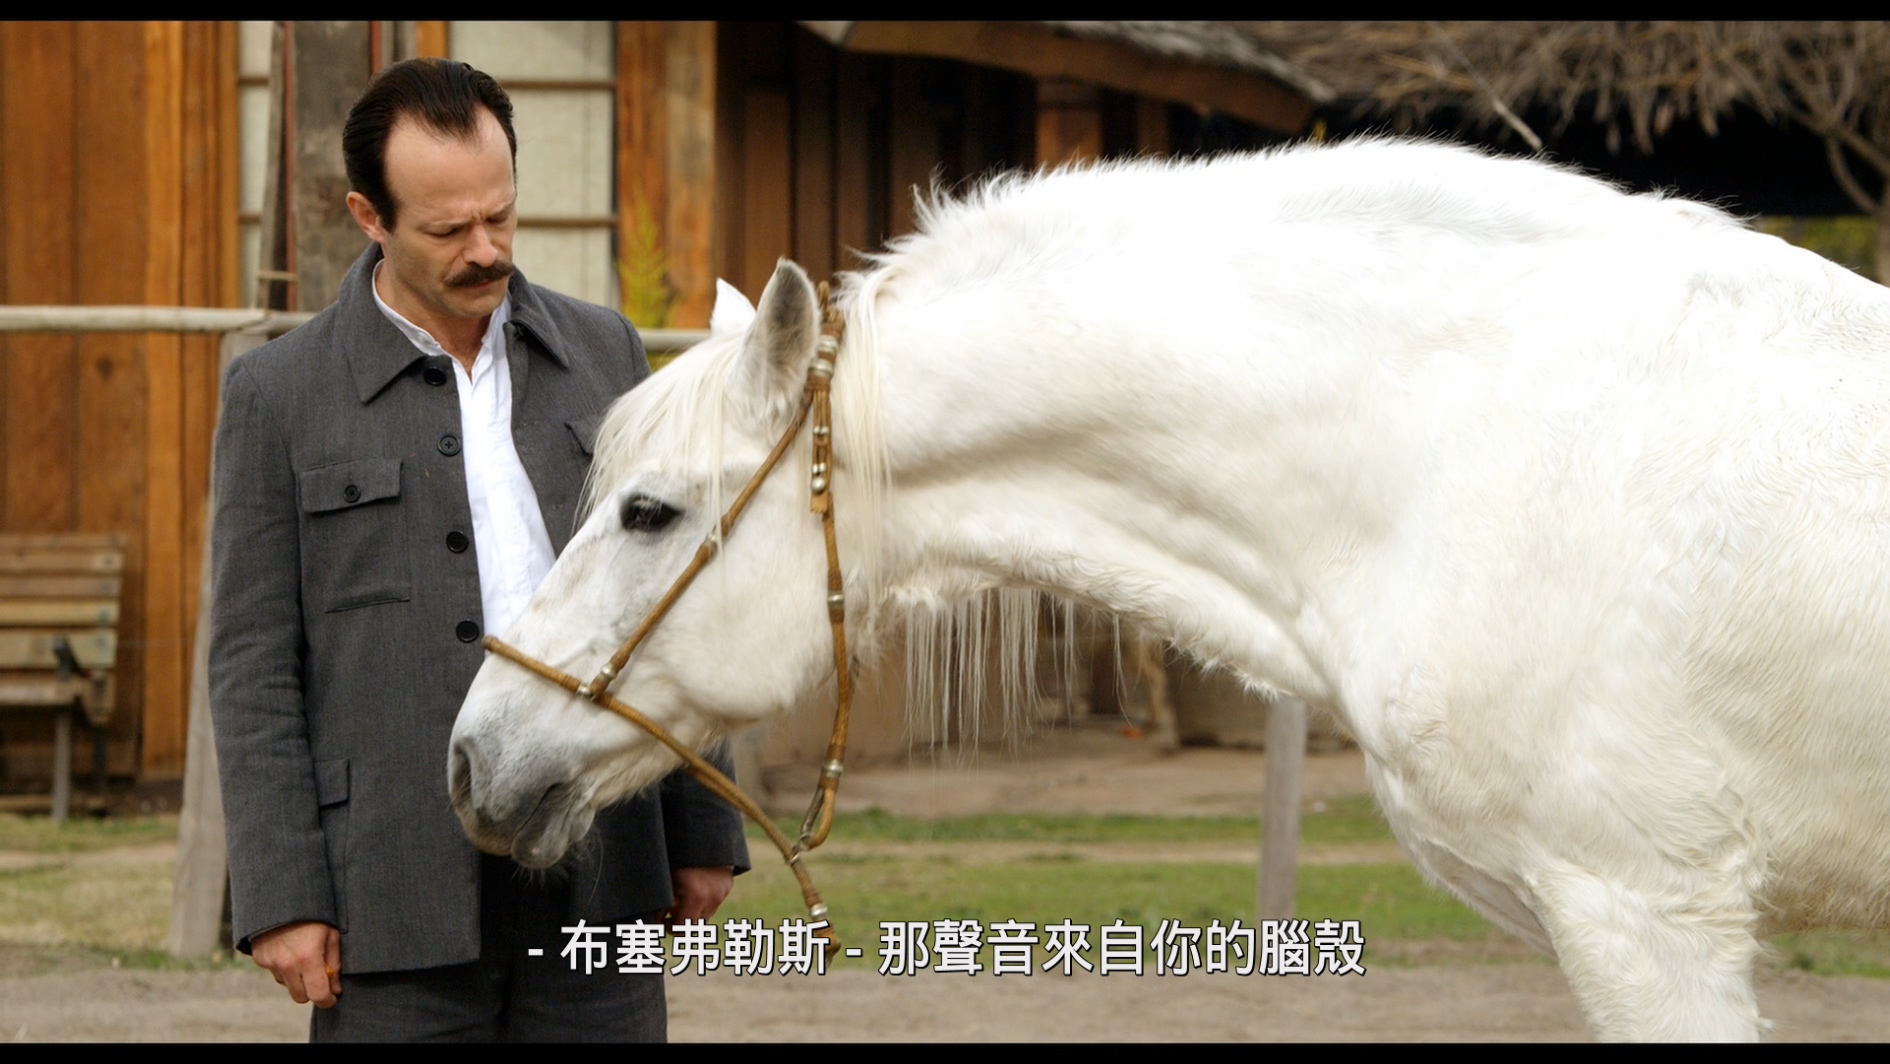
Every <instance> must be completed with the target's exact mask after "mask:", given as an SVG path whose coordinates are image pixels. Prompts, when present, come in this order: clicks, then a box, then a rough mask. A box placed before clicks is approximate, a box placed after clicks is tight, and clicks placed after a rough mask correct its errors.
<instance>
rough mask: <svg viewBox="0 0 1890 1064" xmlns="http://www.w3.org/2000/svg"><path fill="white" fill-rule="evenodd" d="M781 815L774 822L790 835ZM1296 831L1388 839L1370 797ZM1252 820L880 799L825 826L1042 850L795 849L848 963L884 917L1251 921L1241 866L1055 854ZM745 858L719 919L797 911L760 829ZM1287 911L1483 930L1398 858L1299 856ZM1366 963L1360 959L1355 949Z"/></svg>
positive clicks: (1432, 932) (868, 946)
mask: <svg viewBox="0 0 1890 1064" xmlns="http://www.w3.org/2000/svg"><path fill="white" fill-rule="evenodd" d="M794 827H795V825H787V829H788V830H789V833H790V835H791V834H792V830H793V828H794ZM1302 832H1303V836H1304V838H1305V840H1306V841H1307V842H1309V843H1316V844H1329V843H1350V842H1382V841H1389V840H1390V838H1391V836H1390V833H1389V831H1388V830H1387V829H1386V827H1385V825H1384V821H1383V819H1382V818H1380V817H1379V815H1378V813H1377V811H1376V809H1375V807H1373V806H1372V804H1371V801H1370V799H1367V798H1359V799H1348V800H1342V801H1336V802H1328V803H1326V808H1325V809H1324V810H1323V811H1321V812H1318V813H1313V812H1308V813H1307V814H1306V816H1305V818H1304V821H1303V826H1302ZM1259 834H1260V825H1259V822H1258V821H1257V820H1253V819H1243V818H1237V817H1130V816H1093V817H1085V816H1037V815H1012V814H991V815H984V816H972V817H951V818H945V819H940V820H919V819H914V818H909V817H896V816H891V815H889V814H885V813H865V814H852V815H847V816H842V817H840V818H838V820H837V822H836V824H835V826H834V829H833V833H832V835H831V836H830V837H831V838H833V839H845V840H847V841H849V842H852V843H872V842H892V843H902V842H935V843H951V842H966V843H975V842H1010V843H1016V842H1041V843H1043V844H1044V845H1045V847H1046V850H1045V852H1044V853H1043V854H1039V855H1026V856H1024V857H1022V858H1020V859H1015V860H997V861H992V860H984V859H979V860H976V861H960V860H958V859H956V858H953V857H949V856H944V857H940V856H928V857H924V858H915V857H908V856H894V855H884V856H882V855H865V856H861V855H840V854H835V855H831V856H822V855H821V854H820V853H819V852H818V851H817V852H816V853H815V854H814V855H812V856H811V857H809V858H808V862H807V863H808V867H809V870H810V871H811V872H812V874H813V876H814V882H815V884H816V886H817V887H819V889H820V890H821V892H822V896H823V900H825V901H826V902H827V905H828V907H829V909H830V910H831V912H832V919H833V921H834V925H835V930H836V931H837V932H838V933H839V934H840V936H841V938H842V939H843V940H844V941H845V942H846V944H847V945H849V946H858V947H861V948H863V949H865V950H866V957H864V958H862V959H860V960H857V961H852V962H845V963H851V964H854V965H862V964H876V963H877V962H876V960H875V953H876V950H877V946H878V942H879V935H880V924H881V923H882V922H885V921H913V920H923V921H936V920H948V919H949V920H977V921H979V922H980V923H981V924H982V925H984V926H986V927H987V928H988V927H989V926H990V925H991V924H994V923H998V922H1001V921H1005V920H1017V921H1022V922H1026V923H1034V924H1036V925H1038V926H1039V927H1042V926H1044V925H1047V924H1052V923H1058V922H1060V921H1063V920H1066V919H1067V920H1070V921H1073V922H1075V923H1078V924H1087V925H1089V926H1091V927H1092V928H1100V927H1102V926H1105V925H1108V924H1110V923H1112V922H1114V921H1116V920H1121V921H1123V922H1124V923H1127V924H1137V925H1140V926H1142V927H1143V928H1145V930H1146V933H1147V934H1150V935H1152V934H1153V933H1154V932H1155V930H1156V929H1157V928H1159V927H1160V926H1161V924H1162V922H1163V921H1164V920H1173V921H1177V922H1179V923H1181V924H1183V925H1185V926H1190V927H1206V926H1208V924H1209V923H1211V922H1212V921H1215V920H1219V921H1220V922H1221V923H1222V924H1223V925H1231V924H1232V923H1233V922H1234V921H1235V920H1240V921H1241V922H1242V923H1243V924H1247V925H1251V924H1252V923H1253V912H1254V868H1253V865H1251V864H1230V863H1209V862H1151V863H1128V862H1113V861H1087V860H1082V859H1079V858H1073V857H1071V856H1069V855H1067V854H1059V853H1057V852H1055V851H1054V849H1053V847H1055V846H1057V845H1059V844H1071V843H1135V842H1145V843H1149V844H1152V845H1160V844H1163V843H1175V842H1202V841H1210V842H1211V841H1232V842H1243V843H1255V842H1256V840H1257V839H1258V838H1259ZM750 841H751V847H750V849H751V854H752V855H753V857H754V861H755V870H754V871H753V872H750V873H749V874H748V875H746V876H743V877H742V878H741V879H740V880H738V881H737V884H736V890H735V894H734V895H733V896H732V897H731V898H730V900H729V903H728V904H727V905H726V906H725V907H724V909H723V913H722V916H723V917H724V918H728V919H761V920H764V921H766V922H767V923H768V924H769V925H771V926H772V925H776V924H778V923H779V922H780V921H782V920H784V919H790V918H800V917H802V916H804V909H803V905H802V902H801V897H800V891H799V888H798V886H797V885H796V883H795V881H794V878H793V876H792V874H791V873H789V872H788V870H787V869H786V868H785V866H783V865H782V864H781V862H780V861H779V860H778V859H777V858H776V857H775V856H774V854H773V850H772V847H770V846H769V845H768V844H767V842H766V840H765V839H763V838H762V837H761V836H760V833H759V832H755V833H753V834H752V835H751V840H750ZM1299 882H1300V891H1299V903H1298V915H1299V916H1300V917H1301V918H1303V919H1307V920H1322V919H1334V920H1358V921H1360V926H1361V929H1362V931H1363V933H1364V936H1365V941H1366V955H1367V957H1368V958H1369V957H1370V956H1371V943H1372V941H1373V939H1374V938H1375V937H1376V938H1378V939H1380V940H1395V939H1409V938H1426V939H1432V938H1447V939H1454V940H1461V941H1465V942H1483V941H1486V940H1488V939H1489V938H1490V937H1491V935H1492V934H1493V933H1494V932H1493V931H1492V929H1491V928H1490V927H1489V925H1488V924H1487V923H1485V922H1484V920H1483V919H1482V918H1481V917H1479V916H1477V915H1476V914H1475V913H1473V912H1471V911H1470V910H1469V909H1467V908H1465V907H1464V906H1463V905H1461V904H1459V903H1458V902H1457V901H1456V900H1455V899H1452V898H1451V897H1449V896H1448V895H1446V894H1444V893H1443V892H1441V891H1438V890H1436V889H1434V888H1432V887H1430V886H1428V885H1426V884H1425V883H1424V882H1423V880H1422V878H1421V877H1420V876H1419V875H1418V873H1417V871H1416V869H1414V868H1412V867H1410V866H1409V865H1403V864H1379V865H1331V866H1307V867H1303V868H1301V869H1300V880H1299ZM1368 963H1369V962H1368Z"/></svg>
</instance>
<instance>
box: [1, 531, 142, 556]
mask: <svg viewBox="0 0 1890 1064" xmlns="http://www.w3.org/2000/svg"><path fill="white" fill-rule="evenodd" d="M47 548H51V549H53V550H64V549H67V548H72V549H75V550H124V549H125V537H123V536H121V535H119V534H118V533H116V532H6V533H0V551H4V550H43V549H47Z"/></svg>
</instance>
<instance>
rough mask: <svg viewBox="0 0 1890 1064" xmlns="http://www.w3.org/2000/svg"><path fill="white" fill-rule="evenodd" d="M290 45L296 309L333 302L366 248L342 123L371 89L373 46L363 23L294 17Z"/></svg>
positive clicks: (320, 306) (292, 201) (366, 25)
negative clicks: (352, 206) (352, 198)
mask: <svg viewBox="0 0 1890 1064" xmlns="http://www.w3.org/2000/svg"><path fill="white" fill-rule="evenodd" d="M291 32H292V33H293V34H294V43H293V46H292V47H291V48H290V50H289V54H290V56H291V57H292V62H293V64H294V71H293V73H292V75H291V77H290V78H289V84H290V85H291V86H292V87H293V89H292V92H293V96H294V100H293V102H292V104H291V106H292V107H293V110H294V130H295V132H294V135H293V137H292V141H291V143H290V144H289V146H288V148H289V152H290V154H291V155H292V156H293V157H294V164H293V167H292V172H293V174H294V189H293V191H291V192H290V194H289V202H290V210H291V212H292V214H293V223H294V227H295V237H294V242H293V243H294V247H295V264H294V266H293V267H291V268H292V269H293V270H294V271H295V281H296V283H295V293H296V295H295V302H296V309H297V310H320V309H322V308H323V307H326V306H327V305H329V304H330V303H333V302H334V301H335V296H336V294H337V293H338V292H340V291H341V279H342V277H343V276H345V275H346V274H347V272H348V267H350V266H353V265H354V260H355V259H357V258H359V257H360V256H361V252H362V251H363V250H364V249H365V248H366V247H367V243H368V241H367V237H366V236H364V235H363V234H362V232H361V228H360V226H358V225H356V224H355V222H354V218H353V216H352V215H350V214H349V213H348V204H347V189H348V175H347V171H346V170H345V168H344V167H343V165H342V159H341V150H340V146H341V128H342V125H343V124H344V123H345V122H346V121H347V118H348V109H349V108H350V107H352V106H353V105H354V101H355V99H356V98H357V97H359V96H360V95H361V91H362V90H363V89H365V88H367V83H368V68H369V58H370V48H369V44H368V23H366V22H296V23H295V24H294V25H293V27H292V30H291Z"/></svg>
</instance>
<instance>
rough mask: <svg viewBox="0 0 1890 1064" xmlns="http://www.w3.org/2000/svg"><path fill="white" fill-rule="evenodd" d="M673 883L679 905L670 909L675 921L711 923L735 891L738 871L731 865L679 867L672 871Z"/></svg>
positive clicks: (670, 877) (670, 875)
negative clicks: (716, 911) (716, 912)
mask: <svg viewBox="0 0 1890 1064" xmlns="http://www.w3.org/2000/svg"><path fill="white" fill-rule="evenodd" d="M669 880H670V884H671V886H672V887H673V888H674V890H675V893H676V904H674V905H672V906H670V907H669V919H670V920H671V922H676V923H680V922H681V921H683V920H707V919H709V918H710V917H712V916H714V915H715V910H717V909H720V908H721V907H722V901H723V899H725V898H727V897H728V892H729V891H731V890H733V889H734V888H735V869H734V868H732V867H730V866H728V865H723V866H722V867H720V868H678V869H674V870H673V871H671V872H670V874H669Z"/></svg>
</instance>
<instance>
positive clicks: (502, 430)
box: [374, 263, 554, 636]
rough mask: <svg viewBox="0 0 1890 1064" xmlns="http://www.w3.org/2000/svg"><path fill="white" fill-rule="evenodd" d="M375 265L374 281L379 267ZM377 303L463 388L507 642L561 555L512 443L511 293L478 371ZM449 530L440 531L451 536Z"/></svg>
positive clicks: (492, 600) (471, 462) (467, 434)
mask: <svg viewBox="0 0 1890 1064" xmlns="http://www.w3.org/2000/svg"><path fill="white" fill-rule="evenodd" d="M381 265H385V263H382V264H377V265H376V266H375V267H374V271H375V280H376V281H378V280H379V279H380V268H381ZM374 305H375V306H377V307H379V308H381V313H382V314H385V315H387V320H388V321H391V322H393V323H394V327H395V328H397V329H399V330H400V331H401V334H402V335H404V336H406V337H407V339H409V340H411V341H413V345H414V346H415V347H417V348H419V349H420V350H421V352H422V353H424V354H428V355H445V356H446V358H447V360H448V362H449V363H451V365H452V373H453V380H454V382H455V383H456V384H458V385H459V439H460V456H461V459H462V460H463V462H464V464H465V467H466V501H467V503H468V504H470V506H471V508H472V523H473V527H472V538H473V547H474V548H475V551H476V555H477V557H478V560H479V600H480V604H481V605H482V606H483V608H484V611H485V630H486V631H487V632H489V633H491V634H493V635H499V636H503V635H504V634H505V633H506V630H507V629H509V628H511V627H512V622H513V621H515V620H517V619H518V617H519V615H520V614H522V613H524V612H525V606H526V604H527V603H528V602H530V601H531V597H532V592H533V591H536V590H537V589H538V585H539V583H540V582H541V581H543V580H544V579H545V574H546V573H548V572H550V571H551V563H552V559H553V557H554V555H553V553H552V550H551V537H550V536H549V535H548V534H546V532H545V517H544V514H542V513H541V512H539V509H538V493H537V492H536V491H535V490H533V488H532V482H531V479H530V478H529V477H527V476H526V475H525V466H524V465H523V464H522V463H520V462H519V460H518V447H517V446H516V445H515V444H514V443H513V442H512V373H511V365H510V363H509V362H508V361H507V351H506V343H505V323H506V322H507V321H509V320H511V317H512V297H511V296H510V295H507V296H506V297H505V302H503V303H501V304H499V309H497V310H495V311H493V312H492V321H491V323H490V324H488V325H487V326H486V335H485V338H484V339H483V340H482V341H481V342H480V344H479V355H478V357H476V358H474V359H473V365H472V372H471V373H467V372H466V367H465V366H462V365H460V363H459V360H458V359H455V358H453V357H452V356H451V355H450V354H447V351H446V349H445V348H444V347H441V346H440V343H439V341H437V340H435V339H434V338H433V336H432V334H431V333H429V332H427V331H426V330H425V329H422V328H421V327H419V326H418V325H415V324H414V323H413V322H410V321H408V320H407V319H406V318H404V317H401V315H400V312H398V311H396V310H395V309H394V308H392V307H390V306H388V305H387V303H386V301H384V300H382V299H381V293H380V290H379V288H378V287H376V288H375V291H374ZM448 531H451V530H450V529H442V530H440V535H441V536H445V535H446V533H447V532H448Z"/></svg>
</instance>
